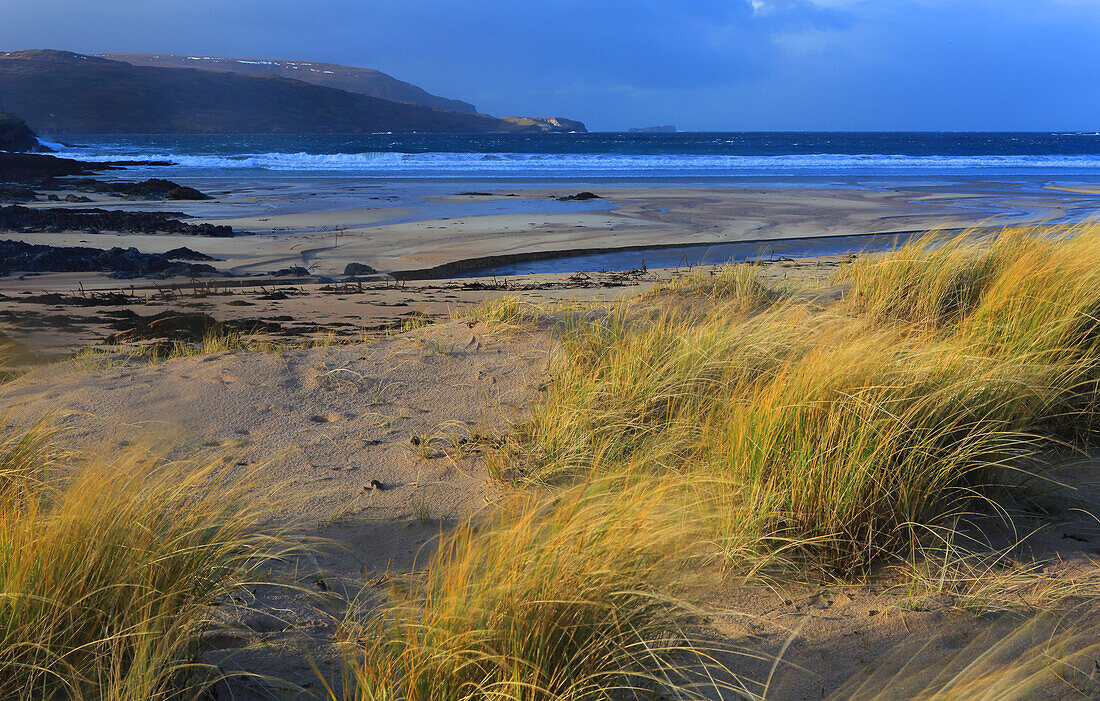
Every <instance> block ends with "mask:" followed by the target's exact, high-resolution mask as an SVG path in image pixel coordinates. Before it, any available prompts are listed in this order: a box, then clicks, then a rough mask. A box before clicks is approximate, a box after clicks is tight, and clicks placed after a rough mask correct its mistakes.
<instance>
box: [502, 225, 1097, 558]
mask: <svg viewBox="0 0 1100 701" xmlns="http://www.w3.org/2000/svg"><path fill="white" fill-rule="evenodd" d="M1070 233H1072V236H1070V235H1069V234H1066V235H1063V236H1059V237H1056V238H1055V239H1042V238H1038V237H1036V236H1034V235H1033V233H1032V232H1014V231H1008V232H1004V233H1003V234H1001V235H999V236H998V237H996V238H994V239H992V240H988V241H974V240H973V239H968V238H965V237H964V238H959V239H957V240H953V241H948V242H946V243H940V244H939V245H937V246H935V247H929V246H928V245H927V244H928V243H929V241H925V242H922V243H923V244H924V246H923V247H922V246H921V245H920V244H911V245H909V246H907V247H905V248H903V249H902V250H901V251H899V252H897V253H895V254H891V255H887V256H884V257H881V258H877V259H874V260H873V261H871V262H865V261H864V262H857V263H855V264H854V265H853V266H852V267H851V268H850V269H845V270H843V271H842V272H841V273H840V276H841V278H842V279H845V280H848V281H850V283H851V287H852V290H851V293H850V294H849V298H848V301H846V302H843V303H842V304H841V307H840V308H839V309H837V310H835V311H834V310H825V311H818V310H811V309H809V308H807V307H805V306H803V305H800V304H799V303H797V301H794V300H780V301H778V302H776V303H774V304H772V305H771V306H770V307H767V308H765V309H763V310H762V311H759V312H758V313H756V314H754V315H751V316H749V317H748V318H746V317H745V316H744V315H743V314H741V313H740V312H741V311H743V309H744V305H743V303H742V302H741V301H740V300H741V297H737V300H738V301H736V302H735V303H734V304H733V305H732V306H729V305H724V304H722V303H721V302H720V301H719V302H718V303H716V304H715V305H714V307H713V308H712V309H711V311H710V312H709V313H707V314H705V315H704V316H703V317H699V316H697V315H693V316H691V317H687V316H685V315H677V314H676V313H674V312H671V311H670V312H669V313H666V314H663V315H657V316H656V317H653V316H650V317H647V318H640V317H639V316H637V315H634V316H630V315H628V314H620V315H619V316H618V317H616V318H614V319H611V320H610V321H605V322H601V323H591V324H584V323H581V324H578V325H577V326H576V328H575V330H574V331H573V333H572V334H570V335H569V336H568V337H567V338H566V340H565V344H564V346H565V347H564V349H563V353H562V356H563V358H565V362H563V363H562V364H561V366H560V368H559V370H558V372H557V373H556V375H555V377H554V378H553V381H552V382H551V383H550V385H549V389H548V392H547V394H546V397H545V399H544V401H543V402H542V403H541V404H540V405H539V406H537V407H536V408H535V409H534V412H533V416H532V418H531V420H530V422H529V423H528V424H527V425H526V426H524V427H522V431H523V435H524V437H525V439H526V442H527V444H528V445H529V447H530V452H529V455H528V457H527V461H526V462H525V463H522V464H518V465H517V466H516V470H515V473H516V474H517V475H518V476H519V478H520V479H522V480H526V481H535V482H541V483H545V482H553V481H560V480H561V479H563V478H576V477H584V476H586V475H589V474H594V473H596V474H616V473H619V472H623V471H626V472H637V471H639V470H647V471H649V472H651V473H652V474H654V475H655V476H658V475H659V476H662V477H663V478H670V479H691V480H703V481H706V482H709V483H712V484H715V485H720V486H719V487H717V488H716V497H715V498H717V499H720V500H725V501H726V502H727V503H728V514H727V517H726V518H724V519H722V520H721V522H720V523H718V524H716V529H717V531H718V532H719V533H721V534H724V535H723V537H724V538H728V543H729V549H730V551H731V552H737V553H743V552H744V550H743V548H742V547H741V546H740V545H739V539H741V538H744V537H748V540H749V542H754V543H755V542H759V539H760V538H761V537H763V536H772V537H775V538H777V539H779V540H781V541H783V542H793V541H804V542H805V543H813V547H812V548H808V550H812V551H814V553H815V555H816V556H824V557H825V558H826V559H827V560H828V561H829V563H831V565H832V566H834V567H837V568H840V569H842V570H844V569H847V568H849V567H851V566H857V565H862V564H864V563H867V562H870V561H871V560H873V559H875V558H876V557H879V556H881V555H883V554H889V553H894V552H899V551H901V552H904V551H908V552H910V553H911V552H913V551H914V550H915V549H916V548H917V547H918V545H919V543H918V541H919V539H920V537H921V535H922V533H923V532H924V529H925V528H926V527H927V526H928V525H929V524H931V523H935V522H937V521H939V520H941V519H943V518H944V517H947V516H950V515H952V514H957V513H959V512H960V511H963V510H967V509H971V508H973V507H974V503H975V501H980V500H981V499H983V498H985V497H986V496H987V495H988V494H990V493H991V491H992V490H994V489H996V488H997V487H998V484H999V478H998V474H999V472H1000V470H1001V469H1002V468H1003V467H1004V466H1005V465H1006V464H1007V463H1008V462H1009V461H1011V460H1013V459H1015V458H1018V457H1021V456H1023V455H1028V454H1032V453H1034V452H1035V451H1036V450H1037V449H1038V448H1039V447H1041V446H1042V445H1043V438H1044V437H1050V438H1054V437H1060V438H1066V437H1074V436H1076V437H1080V436H1085V435H1088V434H1089V433H1090V432H1091V431H1092V429H1093V427H1094V415H1095V405H1096V399H1097V385H1096V383H1097V381H1098V380H1100V367H1098V366H1097V361H1098V360H1100V350H1098V348H1097V346H1096V338H1097V335H1096V333H1095V332H1094V327H1095V323H1094V320H1095V318H1096V316H1095V314H1094V313H1093V311H1094V310H1095V309H1097V305H1100V238H1098V236H1097V232H1096V230H1095V229H1078V230H1074V231H1072V232H1070ZM899 288H900V289H899ZM682 289H683V290H689V289H691V288H690V287H689V286H686V284H685V286H684V287H683V288H682ZM702 294H704V295H711V294H712V290H711V289H710V288H709V287H706V286H704V288H703V290H702ZM744 524H752V529H761V530H758V531H757V532H755V533H746V531H745V525H744Z"/></svg>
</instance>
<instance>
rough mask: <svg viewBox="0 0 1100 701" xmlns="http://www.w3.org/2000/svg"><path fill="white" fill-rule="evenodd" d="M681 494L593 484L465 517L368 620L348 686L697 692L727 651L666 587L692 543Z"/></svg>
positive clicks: (402, 694)
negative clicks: (714, 653) (406, 587)
mask: <svg viewBox="0 0 1100 701" xmlns="http://www.w3.org/2000/svg"><path fill="white" fill-rule="evenodd" d="M683 496H684V495H683V494H678V493H677V489H669V488H663V487H660V486H657V487H656V488H654V487H653V486H652V485H647V484H633V485H630V484H626V483H623V482H617V483H616V484H615V485H614V487H613V488H612V486H611V485H588V486H583V487H578V488H575V489H573V490H570V491H568V492H565V493H563V494H561V495H559V496H558V497H557V498H556V499H554V500H553V501H550V500H540V499H537V498H532V499H527V500H521V501H520V502H519V503H517V504H513V505H511V506H510V507H506V508H504V509H502V510H501V511H499V512H498V513H496V514H495V515H494V516H493V517H492V518H491V519H490V520H489V521H487V522H486V521H478V522H470V523H467V524H465V525H463V526H461V527H459V528H458V529H456V530H455V531H454V532H453V533H452V534H450V535H448V536H447V537H446V539H445V540H444V542H443V543H442V545H441V547H440V550H439V552H438V554H437V555H436V556H435V557H434V559H433V562H432V566H431V567H430V569H429V571H428V573H427V575H426V579H424V580H423V581H420V582H417V583H416V584H414V585H413V587H412V590H411V593H409V594H408V596H407V597H406V598H404V599H401V600H398V601H396V602H395V603H394V604H393V605H392V606H391V607H390V610H389V611H388V612H387V614H386V616H385V617H383V618H381V619H376V620H374V621H373V623H370V624H368V625H367V627H366V628H365V629H361V630H360V631H358V635H357V636H356V639H357V640H358V643H357V647H356V654H355V656H354V658H353V660H352V662H351V663H350V665H349V671H350V673H351V677H352V679H351V683H350V684H349V689H352V690H353V691H351V692H350V693H349V697H350V698H353V699H356V700H357V701H366V700H370V701H376V700H381V699H403V700H404V701H429V700H430V701H449V700H458V699H486V698H492V699H501V700H516V701H518V700H520V699H522V700H524V701H537V700H540V699H545V700H547V701H549V700H551V699H555V700H556V699H563V700H565V699H568V700H576V701H580V700H582V699H593V700H595V699H606V698H634V697H635V694H646V697H647V698H648V697H649V696H648V695H652V694H660V693H663V694H665V695H671V696H673V697H675V698H696V697H697V695H696V692H697V691H701V688H699V686H698V684H699V681H700V679H703V678H704V677H701V676H698V675H699V674H700V673H702V672H703V670H704V669H705V668H707V667H708V666H716V665H713V664H712V663H709V662H708V658H707V656H706V654H705V652H704V651H702V650H700V649H699V648H698V647H696V646H694V645H692V644H691V643H690V642H689V641H690V636H689V634H688V633H687V632H686V631H687V628H688V627H690V620H689V616H688V615H687V613H686V611H685V610H684V609H683V608H682V607H681V606H680V605H678V604H677V603H676V602H674V601H673V600H671V599H669V598H668V597H667V596H666V595H663V594H662V593H660V591H659V590H658V589H657V588H656V585H657V584H658V583H659V582H660V583H667V580H668V577H669V576H670V574H671V572H672V568H669V567H668V566H667V565H668V563H669V562H670V558H672V557H673V555H676V556H677V557H683V555H684V553H683V552H682V550H681V549H682V548H683V547H685V543H686V544H687V545H686V547H688V548H690V547H691V546H690V543H691V542H692V540H693V538H692V537H690V532H691V529H692V528H693V524H692V521H691V520H692V519H693V518H694V515H693V514H692V513H691V512H690V510H687V509H685V506H686V500H685V499H684V498H683ZM692 670H694V671H695V673H696V676H695V677H693V676H692V674H691V671H692ZM716 684H717V683H716V682H713V681H711V682H710V683H709V687H710V689H711V690H712V691H713V690H714V689H715V688H716V686H715V685H716Z"/></svg>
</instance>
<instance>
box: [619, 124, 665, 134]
mask: <svg viewBox="0 0 1100 701" xmlns="http://www.w3.org/2000/svg"><path fill="white" fill-rule="evenodd" d="M630 132H631V133H632V134H675V133H676V126H675V125H673V124H665V125H663V126H658V127H634V128H632V129H631V130H630Z"/></svg>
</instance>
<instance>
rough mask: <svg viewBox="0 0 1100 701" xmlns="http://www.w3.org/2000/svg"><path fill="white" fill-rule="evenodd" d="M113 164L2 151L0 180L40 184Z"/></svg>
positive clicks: (0, 152) (0, 156)
mask: <svg viewBox="0 0 1100 701" xmlns="http://www.w3.org/2000/svg"><path fill="white" fill-rule="evenodd" d="M111 167H112V166H111V165H110V164H107V163H85V162H84V161H74V160H72V159H71V158H57V157H56V156H45V155H41V154H36V153H6V152H3V151H0V182H5V183H23V184H27V185H39V184H42V183H44V182H48V181H50V180H52V179H53V178H60V177H63V176H66V175H87V174H89V173H96V172H99V171H101V170H108V169H110V168H111Z"/></svg>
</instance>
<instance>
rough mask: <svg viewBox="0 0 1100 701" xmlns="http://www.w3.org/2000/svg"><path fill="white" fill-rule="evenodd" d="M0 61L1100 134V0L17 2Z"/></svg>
mask: <svg viewBox="0 0 1100 701" xmlns="http://www.w3.org/2000/svg"><path fill="white" fill-rule="evenodd" d="M0 17H3V18H4V22H3V23H0V49H3V50H14V49H20V48H58V49H68V50H72V51H78V52H84V53H95V52H135V53H156V52H160V53H190V54H203V55H220V56H238V57H264V58H290V59H302V60H318V61H331V62H335V63H346V64H350V65H359V66H368V67H372V68H378V69H380V70H383V71H386V72H387V73H391V74H392V75H395V76H396V77H398V78H401V79H403V80H408V81H410V82H413V83H416V84H418V85H420V86H422V87H424V88H426V89H428V90H430V91H432V92H435V93H437V94H440V95H444V96H447V97H457V98H461V99H465V100H469V101H471V102H473V103H475V104H476V105H477V106H478V107H479V108H480V109H482V110H483V111H486V112H490V113H492V114H497V115H504V114H523V115H561V116H568V117H575V118H578V119H582V120H584V121H585V122H587V123H588V125H589V127H590V128H592V129H601V130H610V129H625V128H627V127H632V126H647V125H652V124H676V125H677V126H678V127H680V128H681V129H689V130H769V129H774V130H786V129H791V130H815V129H820V130H830V129H838V130H865V129H883V130H892V129H897V130H910V129H911V130H1054V131H1057V130H1089V131H1100V90H1098V89H1097V82H1098V81H1097V79H1096V76H1097V75H1098V73H1100V0H691V1H687V0H615V1H608V0H583V1H582V0H540V1H539V2H522V1H517V0H466V1H462V0H385V1H384V2H379V1H376V0H312V1H311V2H302V1H301V0H187V1H186V2H181V1H180V0H94V1H92V0H0Z"/></svg>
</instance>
